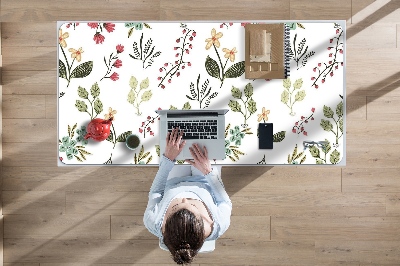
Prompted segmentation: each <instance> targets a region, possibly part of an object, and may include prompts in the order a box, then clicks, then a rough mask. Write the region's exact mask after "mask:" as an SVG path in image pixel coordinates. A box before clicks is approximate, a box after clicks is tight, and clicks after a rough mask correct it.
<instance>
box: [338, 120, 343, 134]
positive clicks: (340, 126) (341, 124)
mask: <svg viewBox="0 0 400 266" xmlns="http://www.w3.org/2000/svg"><path fill="white" fill-rule="evenodd" d="M339 129H340V132H343V117H341V118H340V119H339Z"/></svg>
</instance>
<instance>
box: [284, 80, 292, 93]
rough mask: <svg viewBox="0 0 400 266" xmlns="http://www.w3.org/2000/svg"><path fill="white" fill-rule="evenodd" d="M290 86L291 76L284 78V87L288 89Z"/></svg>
mask: <svg viewBox="0 0 400 266" xmlns="http://www.w3.org/2000/svg"><path fill="white" fill-rule="evenodd" d="M290 86H292V82H291V81H290V78H287V79H284V80H283V87H284V88H285V89H287V90H289V88H290Z"/></svg>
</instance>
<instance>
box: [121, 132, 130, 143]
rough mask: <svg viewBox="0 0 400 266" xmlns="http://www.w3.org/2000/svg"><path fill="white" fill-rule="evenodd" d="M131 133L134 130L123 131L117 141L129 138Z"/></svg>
mask: <svg viewBox="0 0 400 266" xmlns="http://www.w3.org/2000/svg"><path fill="white" fill-rule="evenodd" d="M129 135H132V131H126V132H124V133H122V134H121V135H119V136H118V138H117V142H125V141H126V138H127V137H128V136H129Z"/></svg>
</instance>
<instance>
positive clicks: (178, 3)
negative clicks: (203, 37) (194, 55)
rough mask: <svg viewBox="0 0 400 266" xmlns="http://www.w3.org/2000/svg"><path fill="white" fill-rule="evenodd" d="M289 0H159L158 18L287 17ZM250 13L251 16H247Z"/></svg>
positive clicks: (236, 18) (256, 18)
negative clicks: (233, 1) (211, 0)
mask: <svg viewBox="0 0 400 266" xmlns="http://www.w3.org/2000/svg"><path fill="white" fill-rule="evenodd" d="M289 5H290V0H282V1H272V0H266V1H259V0H247V1H236V2H235V4H232V2H231V1H229V0H222V1H216V2H210V1H206V0H200V1H194V2H188V1H184V0H161V1H160V10H161V12H160V20H178V21H182V20H226V22H229V20H232V19H233V18H234V20H239V21H240V20H241V21H243V22H245V21H244V20H249V19H251V20H262V19H264V20H265V19H266V18H268V19H271V20H272V19H280V20H282V19H289V18H290V17H289V16H290V15H289ZM248 14H251V17H249V16H248Z"/></svg>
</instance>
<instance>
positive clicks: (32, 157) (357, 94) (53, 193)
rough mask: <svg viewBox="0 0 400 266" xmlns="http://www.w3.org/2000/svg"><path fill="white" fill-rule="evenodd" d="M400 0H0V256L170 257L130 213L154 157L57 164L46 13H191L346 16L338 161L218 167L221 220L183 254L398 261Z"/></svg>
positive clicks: (223, 261)
mask: <svg viewBox="0 0 400 266" xmlns="http://www.w3.org/2000/svg"><path fill="white" fill-rule="evenodd" d="M399 7H400V1H399V0H376V1H374V0H334V1H330V0H319V1H315V0H314V1H313V0H280V1H278V0H240V1H239V0H231V1H228V0H220V1H205V0H197V1H187V0H140V1H139V0H102V1H95V0H86V1H82V0H70V1H61V0H53V1H48V0H1V18H0V21H1V22H2V23H1V30H2V31H1V34H2V38H1V48H2V56H3V66H2V84H3V86H2V91H3V92H2V117H3V121H2V131H3V134H2V172H1V176H2V201H3V209H2V214H3V215H4V216H3V222H4V240H3V245H4V254H3V255H4V265H17V266H22V265H24V266H39V265H40V266H53V265H114V266H116V265H119V266H122V265H136V264H153V265H161V264H162V265H165V264H166V263H171V265H172V262H173V261H172V260H171V259H170V258H169V255H168V253H167V252H164V251H162V250H160V249H159V248H158V241H157V239H156V238H155V237H154V236H153V235H151V234H150V233H149V232H148V231H147V230H146V228H145V227H144V225H143V222H142V215H143V212H144V210H145V206H146V202H147V193H148V190H149V188H150V185H151V182H152V179H153V177H154V175H155V173H156V171H157V168H156V167H152V168H129V167H107V168H98V167H85V168H79V167H71V168H70V167H68V168H58V167H57V166H56V157H57V136H56V132H57V117H56V116H57V112H56V101H57V95H56V94H57V87H56V51H57V50H56V49H57V43H56V38H57V31H56V21H57V20H85V21H87V20H111V21H112V20H114V21H116V20H119V21H124V20H127V21H131V20H137V21H140V20H178V21H185V20H186V21H187V20H199V19H200V20H204V19H208V20H226V21H229V20H249V19H260V20H261V19H270V20H272V19H280V20H282V19H292V20H303V19H344V20H346V21H347V27H348V28H347V69H346V75H347V166H346V167H343V168H339V167H335V168H334V167H330V168H329V167H328V168H315V167H265V168H261V167H258V168H251V167H229V168H228V167H226V168H224V169H223V171H222V175H223V180H224V183H225V185H226V188H227V191H228V194H229V195H230V196H231V199H232V203H233V212H232V220H231V226H230V228H229V230H228V231H227V232H226V234H225V235H224V236H223V237H222V238H221V239H219V240H218V241H217V248H216V250H215V251H214V252H213V253H210V254H201V255H199V256H198V258H197V260H196V261H195V263H194V265H371V264H372V265H386V264H387V265H400V166H399V165H400V164H399V162H400V137H399V136H400V134H399V132H400V108H399V105H400V9H399ZM1 231H2V230H0V232H1Z"/></svg>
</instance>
